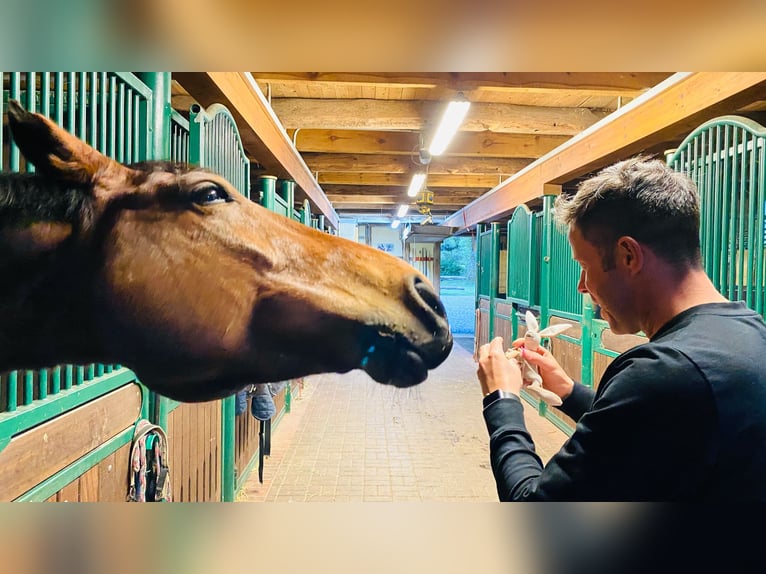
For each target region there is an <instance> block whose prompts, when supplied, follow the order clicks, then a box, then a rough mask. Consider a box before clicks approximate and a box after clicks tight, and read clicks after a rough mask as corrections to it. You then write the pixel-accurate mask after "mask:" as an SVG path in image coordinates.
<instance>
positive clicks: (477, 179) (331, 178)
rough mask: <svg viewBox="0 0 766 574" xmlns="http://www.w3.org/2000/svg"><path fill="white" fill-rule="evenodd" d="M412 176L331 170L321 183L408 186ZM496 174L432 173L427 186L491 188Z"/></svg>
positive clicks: (324, 174) (320, 179)
mask: <svg viewBox="0 0 766 574" xmlns="http://www.w3.org/2000/svg"><path fill="white" fill-rule="evenodd" d="M411 179H412V178H411V176H410V175H409V174H403V173H402V174H399V173H354V172H348V173H345V172H343V173H342V172H330V173H320V174H319V183H320V184H322V185H329V184H335V185H388V186H399V187H407V186H409V185H410V180H411ZM501 179H502V178H501V177H500V176H495V175H439V174H436V175H432V174H428V179H427V180H426V186H427V187H429V188H433V187H483V188H484V189H490V188H492V187H493V186H495V185H497V184H498V182H500V181H501Z"/></svg>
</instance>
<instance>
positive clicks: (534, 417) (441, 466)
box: [238, 338, 566, 502]
mask: <svg viewBox="0 0 766 574" xmlns="http://www.w3.org/2000/svg"><path fill="white" fill-rule="evenodd" d="M472 341H473V339H472V338H471V339H470V340H467V341H460V343H462V345H461V344H456V345H455V346H454V349H453V351H452V353H451V354H450V356H449V357H448V359H447V360H446V361H445V362H444V363H443V364H442V365H441V366H440V367H439V368H438V369H436V370H435V371H432V372H431V374H430V375H429V378H428V379H427V380H426V381H425V382H424V383H422V384H420V385H417V386H415V387H412V388H409V389H397V388H394V387H389V386H385V385H381V384H378V383H375V382H374V381H373V380H372V379H370V377H369V376H367V374H365V373H364V372H362V371H352V372H350V373H346V374H344V375H338V374H326V375H315V376H312V377H307V378H306V379H305V384H304V387H303V389H302V390H300V391H299V392H295V393H294V394H293V403H292V409H291V412H290V413H288V414H285V415H284V416H283V417H282V419H281V421H280V422H279V424H278V426H277V427H276V428H275V429H274V434H273V435H272V444H271V456H270V457H268V458H266V460H265V464H264V472H263V484H261V483H260V482H259V481H258V472H257V469H256V470H255V471H253V473H252V474H251V475H250V477H249V478H248V480H247V482H246V483H245V486H244V487H243V489H242V491H241V492H240V493H239V496H238V500H239V501H252V502H258V501H267V502H272V501H273V502H312V501H316V502H319V501H322V502H331V501H336V502H356V501H380V502H405V501H472V502H480V501H497V493H496V491H495V483H494V480H493V478H492V471H491V469H490V464H489V455H488V437H487V431H486V428H485V426H484V420H483V418H482V415H481V390H480V389H479V384H478V381H477V379H476V364H475V363H474V362H473V356H472V353H471V352H469V351H468V350H467V348H472ZM522 402H524V404H525V407H526V410H527V424H528V428H529V430H530V432H531V433H532V435H533V437H534V438H535V442H536V445H537V449H538V454H540V456H541V458H542V459H543V460H544V461H547V459H548V458H550V456H551V455H552V454H553V453H555V452H556V451H557V450H558V448H559V447H560V446H561V444H563V442H564V441H565V440H566V435H565V434H564V433H563V432H561V431H560V430H559V429H557V428H556V427H555V426H553V425H552V424H551V423H550V422H549V421H547V420H546V419H544V418H542V417H540V416H539V415H538V414H537V411H536V410H535V409H534V408H533V407H531V406H530V405H529V404H527V403H526V402H525V401H522Z"/></svg>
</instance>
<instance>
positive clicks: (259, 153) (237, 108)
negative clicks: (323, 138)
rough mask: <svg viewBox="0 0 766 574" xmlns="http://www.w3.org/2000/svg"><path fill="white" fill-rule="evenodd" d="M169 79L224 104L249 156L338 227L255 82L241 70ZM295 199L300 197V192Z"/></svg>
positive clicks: (198, 95) (200, 99)
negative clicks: (292, 186) (293, 187)
mask: <svg viewBox="0 0 766 574" xmlns="http://www.w3.org/2000/svg"><path fill="white" fill-rule="evenodd" d="M173 79H175V80H177V81H178V83H179V84H180V85H181V86H182V87H183V88H184V89H185V90H186V91H187V92H188V93H189V94H190V95H191V96H192V97H194V98H195V99H196V100H197V101H198V102H199V103H200V104H201V105H203V106H209V105H211V104H212V103H216V102H217V103H221V104H223V105H225V106H226V107H227V108H228V109H229V111H230V112H231V113H232V115H233V116H234V119H235V121H236V122H237V126H238V127H239V131H240V134H241V137H242V143H243V145H244V147H245V150H246V151H247V153H248V155H249V156H250V157H254V158H256V159H257V160H258V162H259V163H261V164H262V165H264V166H265V167H267V168H269V170H270V173H272V174H273V175H276V176H278V177H284V178H289V179H292V180H293V181H295V184H296V187H297V188H298V189H299V190H302V191H303V192H304V194H305V196H306V197H308V199H309V201H310V202H311V204H312V209H313V210H315V212H316V210H318V212H319V213H321V214H323V215H324V216H325V221H326V222H327V223H328V224H329V225H330V226H332V227H333V228H335V229H337V228H338V215H337V213H335V210H334V209H333V207H332V205H331V204H330V202H329V201H328V199H327V197H326V196H325V194H324V192H323V191H322V188H321V187H320V186H319V183H318V182H317V181H316V180H315V179H314V177H313V176H312V174H311V172H310V171H309V169H308V167H307V166H306V164H305V163H304V162H303V159H301V156H300V154H299V153H298V152H297V150H296V149H295V147H294V146H293V145H292V142H291V141H290V140H289V139H288V138H287V134H285V132H284V130H283V129H282V127H281V126H280V124H279V121H278V120H277V118H276V116H274V113H273V112H272V110H271V108H270V107H269V104H268V102H267V101H266V98H265V97H264V96H263V94H262V93H261V91H260V88H259V87H258V85H257V84H256V83H255V81H252V82H251V81H250V78H249V77H248V76H247V75H246V74H244V73H241V72H185V73H180V72H179V73H174V74H173ZM296 195H298V199H300V193H298V194H296Z"/></svg>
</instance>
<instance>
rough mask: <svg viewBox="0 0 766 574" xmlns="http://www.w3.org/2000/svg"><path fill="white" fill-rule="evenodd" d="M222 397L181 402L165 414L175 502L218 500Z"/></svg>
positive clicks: (220, 463) (219, 496)
mask: <svg viewBox="0 0 766 574" xmlns="http://www.w3.org/2000/svg"><path fill="white" fill-rule="evenodd" d="M221 433H222V409H221V401H220V400H219V401H210V402H207V403H181V404H179V405H178V407H176V408H175V409H173V410H172V411H171V412H170V414H169V415H168V428H167V435H168V445H169V453H168V454H169V458H170V465H169V466H170V475H171V480H172V483H171V484H172V497H173V501H174V502H216V501H220V500H221V480H222V472H223V470H222V462H221V450H222V437H221Z"/></svg>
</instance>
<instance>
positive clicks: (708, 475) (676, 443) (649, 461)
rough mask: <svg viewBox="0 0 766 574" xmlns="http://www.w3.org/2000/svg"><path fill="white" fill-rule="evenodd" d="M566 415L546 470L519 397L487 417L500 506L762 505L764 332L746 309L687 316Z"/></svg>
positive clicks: (696, 310) (765, 465)
mask: <svg viewBox="0 0 766 574" xmlns="http://www.w3.org/2000/svg"><path fill="white" fill-rule="evenodd" d="M561 410H562V411H563V412H564V413H566V414H567V415H568V416H570V417H572V418H573V419H574V420H576V421H577V427H576V429H575V432H574V434H573V435H572V436H571V437H570V439H569V440H568V441H567V442H566V444H565V445H564V446H563V447H562V448H561V450H560V451H559V452H558V453H557V454H556V455H554V456H553V457H552V458H551V460H550V461H549V462H548V464H547V465H546V466H545V467H543V465H542V462H541V460H540V458H539V457H538V456H537V455H536V454H535V451H534V444H533V442H532V440H531V437H530V436H529V434H528V432H527V430H526V426H525V424H524V416H523V407H522V405H521V404H520V403H519V402H518V401H516V400H513V399H502V400H498V401H496V402H494V403H493V404H491V405H489V406H488V407H487V408H486V409H485V410H484V417H485V421H486V423H487V428H488V430H489V434H490V458H491V462H492V469H493V472H494V475H495V480H496V482H497V489H498V495H499V497H500V500H502V501H511V500H551V501H553V500H623V501H639V500H656V501H669V500H678V501H684V500H721V501H729V500H766V325H765V324H764V322H763V320H762V319H761V317H760V315H758V314H756V313H755V312H754V311H752V310H750V309H748V308H747V307H746V306H745V305H744V304H743V303H710V304H705V305H699V306H696V307H693V308H691V309H687V310H686V311H684V312H683V313H680V314H679V315H677V316H676V317H674V318H673V319H672V320H671V321H670V322H668V323H667V324H666V325H664V326H663V327H662V328H661V329H660V330H659V331H658V332H657V333H656V334H655V336H654V337H653V338H652V339H651V340H650V341H649V342H648V343H646V344H643V345H639V346H637V347H635V348H633V349H630V350H628V351H626V352H625V353H623V354H622V355H620V356H619V357H617V358H616V359H615V360H614V361H613V362H612V363H611V364H610V365H609V367H608V368H607V370H606V372H605V373H604V376H603V377H602V379H601V383H600V384H599V386H598V390H597V391H596V392H594V391H592V390H591V389H589V388H587V387H585V386H583V385H579V384H578V385H575V389H574V391H573V392H572V394H571V395H570V396H569V397H567V399H566V400H565V401H564V403H563V405H562V406H561Z"/></svg>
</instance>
